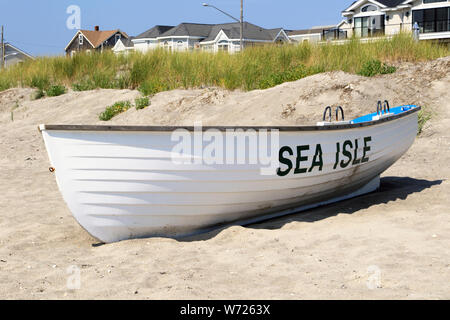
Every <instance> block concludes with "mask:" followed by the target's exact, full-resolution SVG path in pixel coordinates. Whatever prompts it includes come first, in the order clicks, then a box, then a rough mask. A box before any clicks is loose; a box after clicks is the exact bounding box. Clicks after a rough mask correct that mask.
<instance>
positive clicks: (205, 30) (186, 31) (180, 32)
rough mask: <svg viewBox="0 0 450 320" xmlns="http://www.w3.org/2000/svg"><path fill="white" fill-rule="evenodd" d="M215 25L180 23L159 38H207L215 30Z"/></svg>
mask: <svg viewBox="0 0 450 320" xmlns="http://www.w3.org/2000/svg"><path fill="white" fill-rule="evenodd" d="M213 26H214V25H213V24H201V23H185V22H183V23H180V24H179V25H178V26H176V27H174V28H172V29H170V30H168V31H166V32H164V33H163V34H161V35H160V36H159V37H161V38H165V37H177V36H189V37H202V38H206V37H208V35H209V34H210V32H211V29H212V28H213Z"/></svg>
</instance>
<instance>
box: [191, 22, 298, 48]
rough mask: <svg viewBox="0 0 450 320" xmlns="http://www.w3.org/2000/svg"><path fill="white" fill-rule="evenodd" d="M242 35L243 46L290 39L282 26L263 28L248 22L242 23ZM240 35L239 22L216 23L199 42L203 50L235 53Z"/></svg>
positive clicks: (281, 41) (282, 41)
mask: <svg viewBox="0 0 450 320" xmlns="http://www.w3.org/2000/svg"><path fill="white" fill-rule="evenodd" d="M242 35H243V36H242V43H243V45H244V48H245V47H251V46H257V45H264V44H271V43H287V42H290V41H291V40H290V39H289V37H288V35H287V34H286V32H285V31H284V29H283V28H275V29H264V28H261V27H259V26H256V25H254V24H251V23H248V22H244V24H243V34H242ZM240 36H241V32H240V23H226V24H217V25H214V26H213V27H212V29H211V31H210V33H209V35H208V37H207V38H205V39H203V40H202V41H201V42H200V43H199V44H200V47H201V48H202V50H204V51H210V52H218V51H226V52H229V53H235V52H238V51H240Z"/></svg>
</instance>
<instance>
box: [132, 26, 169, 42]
mask: <svg viewBox="0 0 450 320" xmlns="http://www.w3.org/2000/svg"><path fill="white" fill-rule="evenodd" d="M172 28H174V26H154V27H153V28H151V29H149V30H147V31H145V32H143V33H141V34H140V35H138V36H137V37H136V38H135V39H154V38H157V37H159V36H160V35H161V34H163V33H164V32H167V31H169V30H170V29H172Z"/></svg>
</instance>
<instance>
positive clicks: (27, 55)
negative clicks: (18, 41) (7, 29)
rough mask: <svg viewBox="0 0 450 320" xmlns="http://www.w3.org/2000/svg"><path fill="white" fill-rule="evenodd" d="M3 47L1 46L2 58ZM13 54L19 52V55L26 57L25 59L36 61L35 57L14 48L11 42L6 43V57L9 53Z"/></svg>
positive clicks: (0, 53)
mask: <svg viewBox="0 0 450 320" xmlns="http://www.w3.org/2000/svg"><path fill="white" fill-rule="evenodd" d="M2 50H3V49H2V47H1V46H0V56H1V55H2ZM13 52H17V53H18V54H19V55H22V56H24V57H25V58H30V59H34V57H33V56H32V55H30V54H28V53H26V52H25V51H23V50H21V49H19V48H17V47H15V46H13V45H12V44H10V43H9V42H5V55H7V54H9V53H13Z"/></svg>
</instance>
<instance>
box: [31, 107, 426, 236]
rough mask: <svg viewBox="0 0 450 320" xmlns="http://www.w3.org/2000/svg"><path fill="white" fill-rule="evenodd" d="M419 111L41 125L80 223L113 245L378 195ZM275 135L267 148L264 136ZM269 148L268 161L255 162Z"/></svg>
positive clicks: (413, 134) (60, 181)
mask: <svg viewBox="0 0 450 320" xmlns="http://www.w3.org/2000/svg"><path fill="white" fill-rule="evenodd" d="M419 110H420V107H417V106H412V105H409V106H401V107H397V108H393V109H390V110H389V111H388V112H385V113H383V112H382V111H381V112H380V111H378V112H377V113H374V114H370V115H366V116H364V117H361V118H358V119H354V120H352V121H347V122H346V121H339V122H322V123H319V124H318V125H316V126H300V127H239V128H235V127H213V128H212V127H203V128H201V129H198V128H197V127H148V126H86V125H41V126H40V127H39V128H40V131H41V132H42V135H43V138H44V141H45V145H46V148H47V151H48V155H49V159H50V163H51V168H50V169H51V170H50V171H54V172H55V175H56V181H57V183H58V187H59V189H60V191H61V193H62V196H63V198H64V200H65V202H66V203H67V205H68V207H69V209H70V210H71V212H72V213H73V215H74V217H75V219H76V220H77V221H78V222H79V224H80V225H81V226H82V227H83V228H84V229H86V230H87V232H89V233H90V234H91V235H92V236H94V237H95V238H97V239H99V240H101V241H102V242H115V241H120V240H125V239H130V238H141V237H157V236H158V237H159V236H160V237H174V238H177V237H182V236H187V235H192V234H195V233H199V232H204V231H209V230H211V229H214V228H217V227H219V226H226V225H232V224H241V225H245V224H249V223H254V222H258V221H261V220H264V219H268V218H272V217H277V216H281V215H286V214H290V213H294V212H298V211H301V210H306V209H309V208H312V207H316V206H319V205H323V204H329V203H332V202H336V201H340V200H343V199H348V198H351V197H355V196H358V195H361V194H365V193H368V192H372V191H374V190H376V189H377V188H378V187H379V183H380V174H381V173H382V172H383V171H385V170H386V169H387V168H389V167H390V166H391V165H392V164H393V163H394V162H395V161H397V160H398V159H399V158H400V157H401V156H402V155H403V154H404V153H405V152H406V151H407V150H408V149H409V147H410V146H411V145H412V144H413V142H414V139H415V137H416V134H417V122H418V111H419ZM270 134H272V144H270V143H267V148H266V146H264V144H263V143H262V142H261V141H258V139H259V140H263V139H262V137H264V135H265V136H266V138H267V137H269V135H270ZM230 135H231V137H232V138H230ZM255 136H256V138H255ZM180 137H182V138H183V139H184V141H182V144H180V143H181V142H180V141H181V140H180ZM274 137H275V138H276V139H274ZM189 139H191V141H190V142H189V141H187V140H189ZM275 140H276V141H275ZM199 141H200V142H199ZM255 141H256V142H255ZM267 141H269V139H268V138H267V139H266V142H267ZM232 142H233V143H232ZM199 143H200V145H199ZM255 143H256V149H255V148H254V147H255ZM231 144H233V145H232V146H230V145H231ZM186 146H188V147H186ZM189 146H190V148H189ZM263 146H264V148H265V149H267V150H269V149H270V147H272V148H271V149H272V150H271V153H270V154H271V155H270V161H269V162H268V161H265V162H263V161H260V160H261V159H258V157H255V154H256V153H259V154H262V152H261V149H263V148H262V147H263ZM274 146H275V147H274ZM182 149H183V150H182ZM275 149H276V150H275ZM230 153H233V155H234V160H233V159H232V158H233V157H231V156H230ZM237 154H240V155H241V156H242V154H243V155H244V159H242V157H241V158H238V157H236V155H237ZM267 155H269V152H267ZM221 157H222V158H221ZM261 158H262V157H261ZM221 159H222V160H221ZM236 159H237V160H236ZM255 159H256V161H255ZM267 159H269V158H267V157H266V159H265V160H267Z"/></svg>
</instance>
